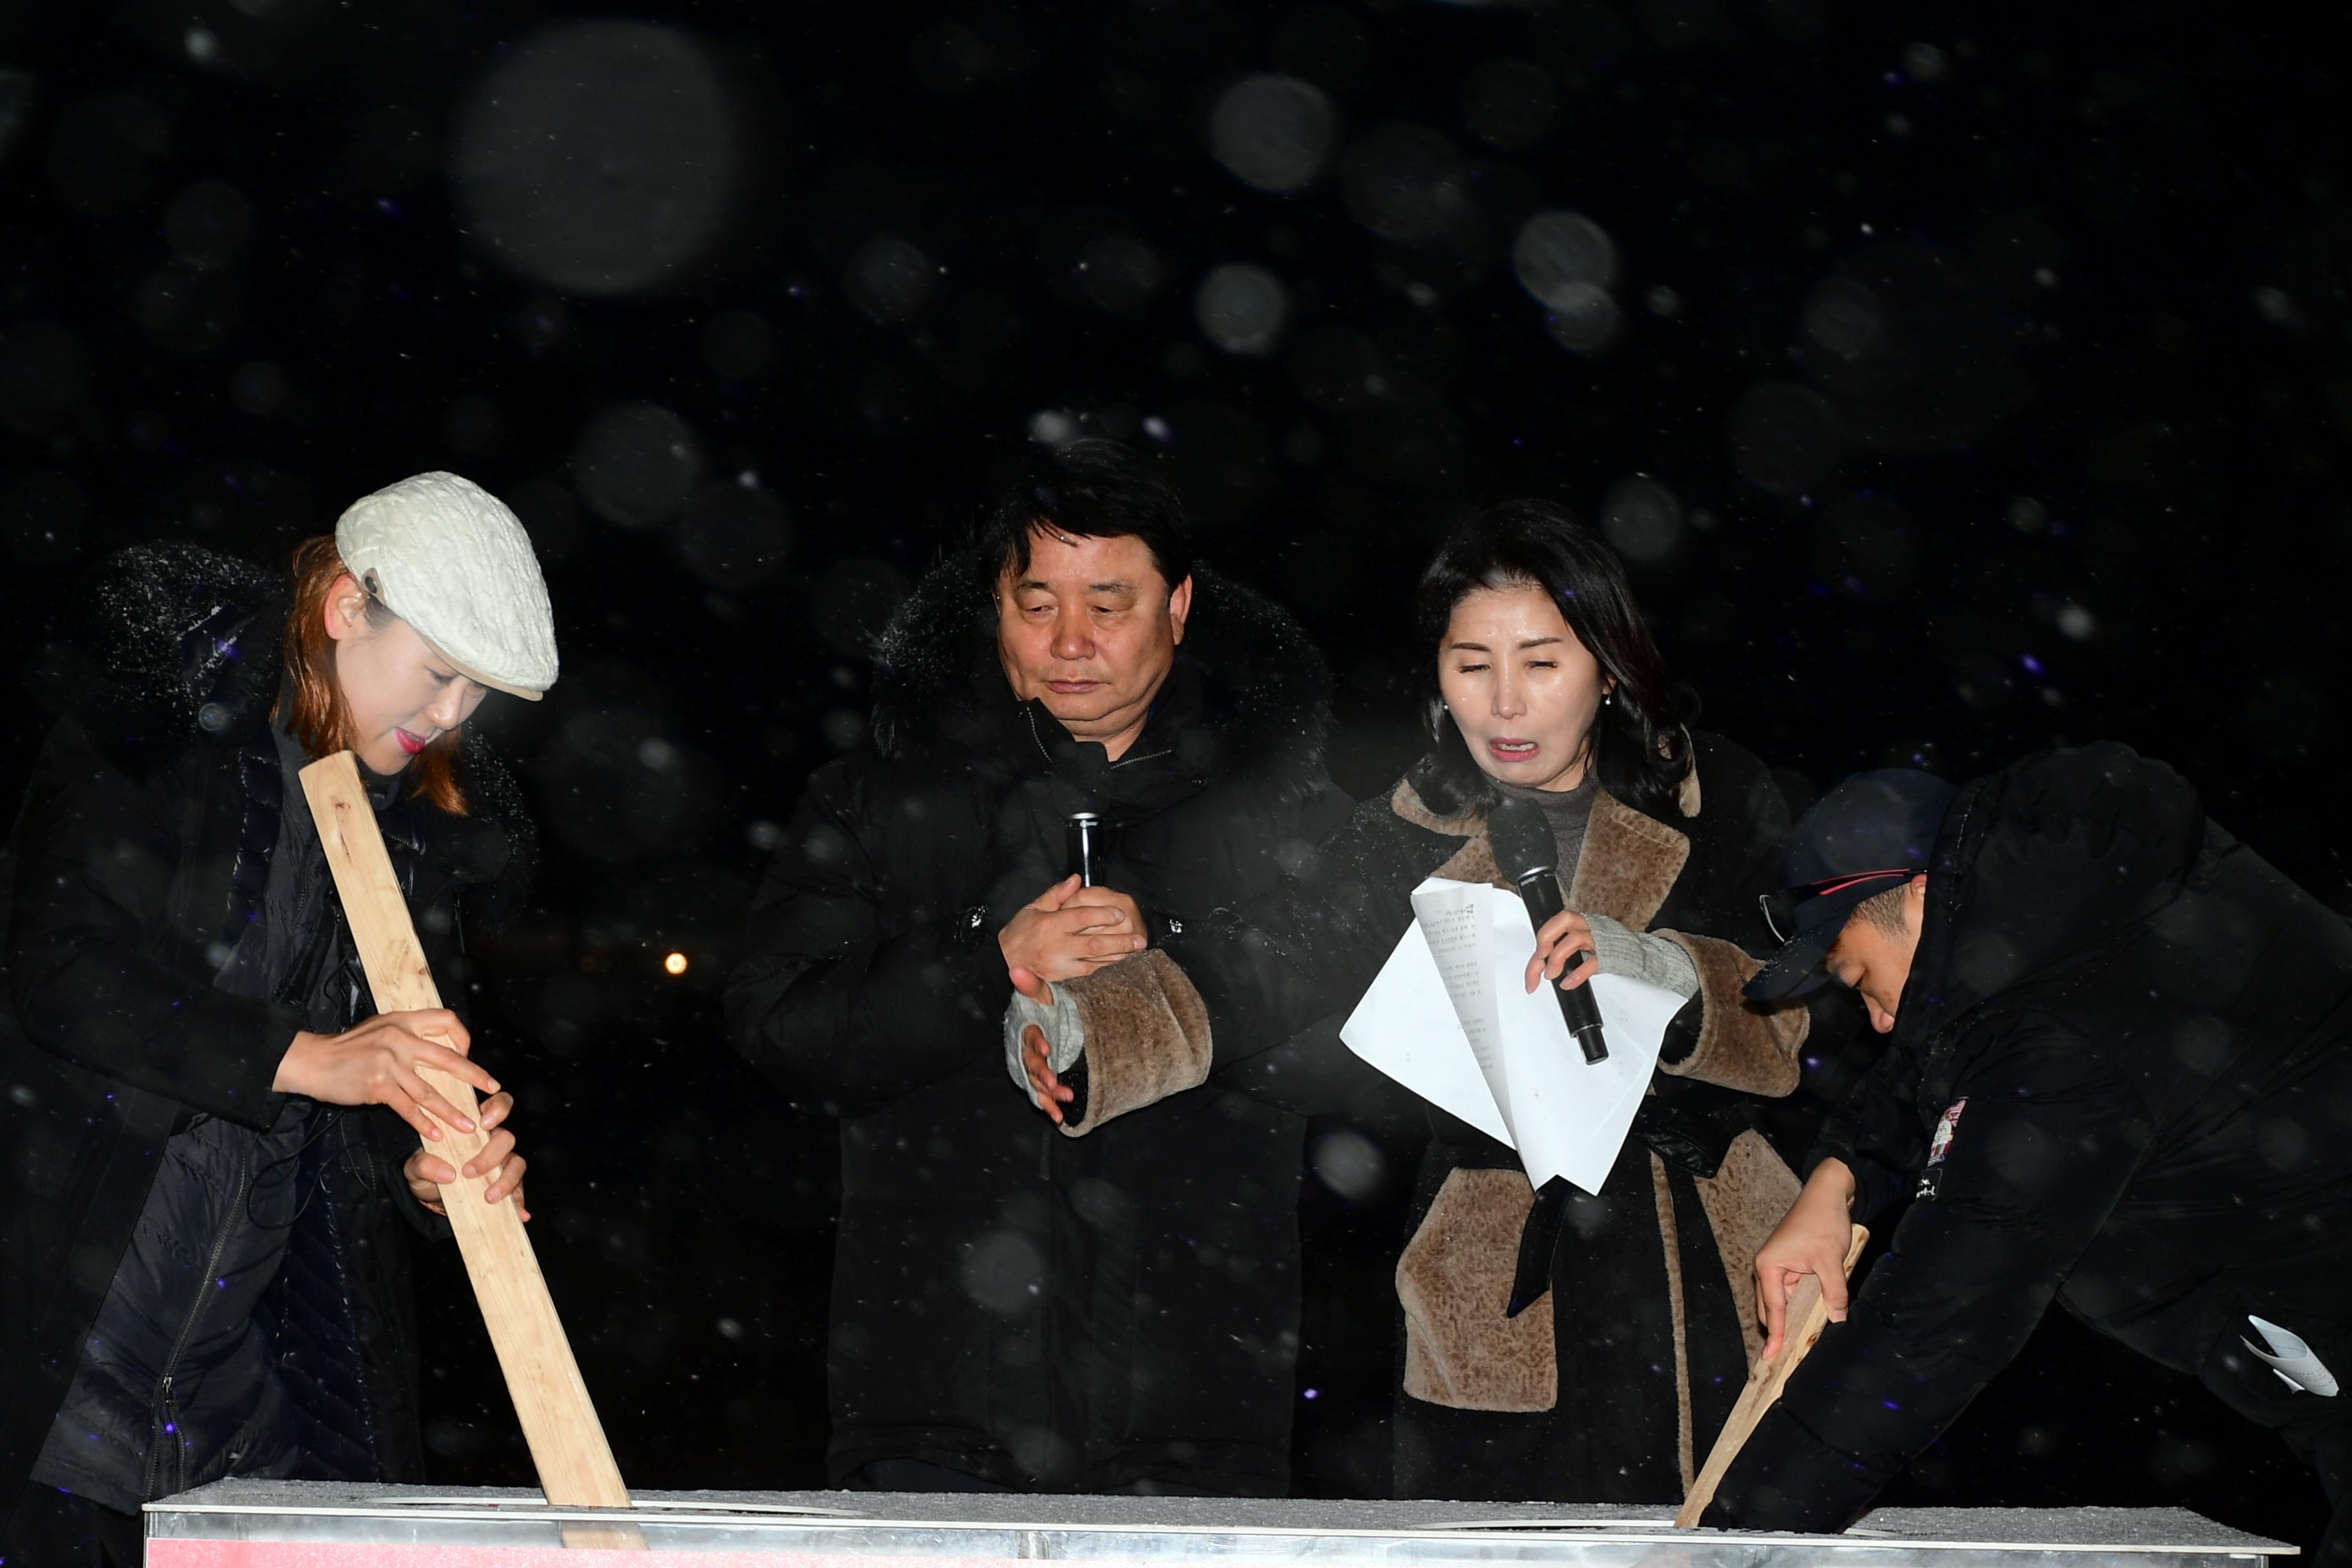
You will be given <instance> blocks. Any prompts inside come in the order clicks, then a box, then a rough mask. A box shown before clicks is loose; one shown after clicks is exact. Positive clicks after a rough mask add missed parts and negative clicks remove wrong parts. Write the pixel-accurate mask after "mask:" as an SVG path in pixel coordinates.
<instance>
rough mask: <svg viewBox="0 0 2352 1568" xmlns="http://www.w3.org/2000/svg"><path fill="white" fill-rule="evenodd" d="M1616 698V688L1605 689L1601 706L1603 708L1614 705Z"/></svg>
mask: <svg viewBox="0 0 2352 1568" xmlns="http://www.w3.org/2000/svg"><path fill="white" fill-rule="evenodd" d="M1616 700H1617V693H1616V691H1615V690H1614V689H1612V690H1608V691H1604V692H1602V693H1601V706H1602V707H1603V708H1607V707H1611V706H1612V705H1614V704H1615V702H1616Z"/></svg>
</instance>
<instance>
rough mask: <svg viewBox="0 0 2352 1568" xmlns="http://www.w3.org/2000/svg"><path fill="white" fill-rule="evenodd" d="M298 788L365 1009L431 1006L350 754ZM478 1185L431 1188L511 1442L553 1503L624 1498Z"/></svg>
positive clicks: (549, 1321) (562, 1346)
mask: <svg viewBox="0 0 2352 1568" xmlns="http://www.w3.org/2000/svg"><path fill="white" fill-rule="evenodd" d="M302 793H303V795H305V796H307V797H308V798H309V800H310V815H311V816H312V817H313V818H314V819H315V820H316V821H317V823H318V825H319V842H320V845H322V846H323V847H325V849H326V852H327V868H328V869H329V870H330V871H331V872H332V873H333V875H334V879H335V890H336V891H337V892H338V893H340V894H341V896H342V900H343V915H344V918H345V919H346V920H347V921H349V922H350V923H351V928H352V941H353V942H355V943H356V944H357V945H358V948H359V954H360V963H361V965H362V968H364V969H365V970H366V972H367V981H368V989H369V990H370V991H371V992H373V994H374V996H375V1006H376V1011H377V1012H379V1013H404V1012H411V1011H414V1010H415V1009H418V1008H423V1007H438V1006H440V1005H441V993H440V990H439V988H438V987H436V985H435V984H433V974H432V972H431V971H430V970H429V969H427V968H426V967H425V950H424V948H423V947H422V946H421V945H420V944H419V943H418V942H417V940H416V928H415V925H414V924H413V923H412V922H411V921H410V920H409V918H408V903H407V900H405V899H404V898H403V897H402V896H401V891H400V882H399V880H398V879H397V878H396V877H395V876H394V873H393V869H392V858H391V857H390V856H389V855H387V854H385V853H384V847H383V834H382V832H380V831H379V830H378V829H377V827H376V823H375V811H374V808H373V806H371V805H369V803H368V797H367V792H366V791H365V789H363V788H362V785H361V784H360V772H359V764H358V763H356V762H354V761H353V760H352V754H351V753H350V752H337V753H335V754H334V755H333V756H331V757H328V758H326V759H324V760H323V761H320V762H316V763H311V764H310V766H309V767H307V768H304V769H303V770H302ZM419 1076H421V1077H422V1078H424V1079H425V1081H426V1082H427V1083H429V1084H431V1085H432V1086H433V1088H434V1089H437V1090H439V1091H440V1093H441V1094H442V1095H443V1096H444V1097H445V1098H446V1099H447V1100H448V1101H449V1103H450V1104H452V1105H455V1106H456V1107H457V1109H458V1110H462V1111H464V1112H465V1113H466V1115H467V1118H468V1119H469V1120H470V1119H472V1118H474V1117H475V1116H476V1114H477V1107H476V1105H475V1102H474V1091H473V1089H470V1088H469V1087H467V1085H465V1084H463V1083H460V1082H459V1081H458V1080H457V1079H454V1078H451V1077H449V1076H448V1075H447V1074H446V1073H442V1072H437V1071H436V1070H434V1069H433V1068H420V1069H419ZM486 1142H488V1139H487V1138H486V1137H485V1135H484V1134H483V1133H482V1132H481V1131H478V1130H477V1131H472V1132H461V1131H458V1130H457V1128H455V1127H444V1128H443V1129H442V1139H441V1143H440V1146H439V1147H438V1148H436V1150H435V1151H434V1152H435V1153H436V1154H439V1155H441V1156H442V1157H443V1158H445V1159H446V1160H447V1161H448V1162H449V1163H450V1164H451V1165H452V1166H455V1167H457V1168H460V1169H462V1168H463V1167H464V1165H465V1163H466V1162H467V1160H469V1159H471V1158H472V1157H473V1156H474V1155H475V1154H477V1153H478V1152H481V1149H482V1147H483V1145H484V1144H485V1143H486ZM487 1185H488V1177H487V1176H477V1177H475V1178H474V1179H473V1180H472V1181H470V1182H468V1181H466V1180H464V1179H463V1178H460V1179H459V1181H458V1182H457V1184H454V1185H451V1186H446V1187H443V1188H442V1189H441V1198H442V1203H443V1206H445V1207H446V1209H447V1210H448V1211H449V1225H450V1228H451V1229H453V1230H455V1231H456V1232H457V1248H458V1251H459V1252H460V1253H462V1254H463V1255H464V1257H465V1259H466V1272H467V1276H468V1277H470V1278H471V1279H472V1280H473V1282H474V1294H475V1297H476V1298H477V1299H478V1300H479V1301H480V1302H481V1307H482V1319H483V1321H485V1322H486V1323H488V1326H489V1331H490V1344H491V1347H492V1348H493V1349H495V1350H496V1351H497V1352H498V1357H499V1370H500V1371H501V1372H503V1373H505V1374H506V1380H507V1392H508V1393H509V1394H511V1395H512V1396H513V1398H514V1407H515V1415H517V1416H518V1417H519V1418H520V1420H521V1422H522V1435H523V1441H524V1442H526V1443H528V1444H529V1445H530V1458H531V1463H532V1464H533V1465H534V1466H536V1467H537V1468H538V1470H539V1483H540V1487H541V1489H542V1490H543V1491H545V1492H546V1494H547V1500H548V1501H549V1502H551V1503H553V1504H556V1505H557V1506H559V1507H572V1508H627V1507H628V1506H629V1492H628V1489H627V1488H626V1487H625V1486H623V1485H622V1484H621V1471H620V1468H619V1467H618V1466H617V1465H615V1464H614V1462H613V1450H612V1447H611V1445H609V1444H608V1443H606V1442H605V1440H604V1426H603V1425H602V1424H601V1423H599V1422H598V1421H597V1419H596V1407H595V1405H593V1404H592V1403H591V1402H590V1401H589V1398H588V1385H587V1384H585V1383H583V1382H582V1381H581V1377H580V1366H579V1363H577V1362H575V1361H574V1360H572V1342H571V1341H570V1340H568V1339H566V1338H565V1337H564V1333H563V1323H562V1320H561V1319H559V1318H558V1317H557V1316H556V1315H555V1303H554V1301H553V1300H551V1298H550V1297H549V1295H548V1293H547V1279H546V1278H545V1277H544V1276H543V1275H541V1273H540V1271H539V1258H538V1255H537V1254H536V1253H534V1252H533V1251H532V1250H531V1245H530V1237H529V1236H527V1235H525V1234H524V1232H523V1224H522V1213H521V1206H520V1205H518V1204H516V1203H515V1202H514V1201H513V1200H512V1199H509V1200H508V1201H507V1202H505V1203H501V1204H497V1205H491V1204H486V1203H484V1202H483V1201H482V1189H483V1188H484V1187H485V1186H487ZM564 1542H565V1544H566V1545H569V1546H607V1547H621V1548H628V1547H630V1546H632V1545H634V1546H635V1547H637V1548H639V1549H642V1548H643V1547H644V1545H645V1540H644V1537H643V1535H642V1534H641V1533H640V1532H639V1531H636V1529H635V1527H634V1526H632V1525H627V1524H621V1523H617V1522H616V1523H615V1524H612V1525H604V1524H598V1525H589V1526H572V1527H568V1528H567V1529H566V1530H565V1531H564Z"/></svg>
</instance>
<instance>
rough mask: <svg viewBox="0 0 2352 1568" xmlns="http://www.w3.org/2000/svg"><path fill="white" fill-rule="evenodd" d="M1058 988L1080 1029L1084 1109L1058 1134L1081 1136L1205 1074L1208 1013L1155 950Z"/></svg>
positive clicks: (1182, 977) (1193, 1085) (1184, 980)
mask: <svg viewBox="0 0 2352 1568" xmlns="http://www.w3.org/2000/svg"><path fill="white" fill-rule="evenodd" d="M1055 984H1058V985H1061V986H1063V987H1065V988H1066V989H1067V991H1068V992H1069V994H1070V995H1071V996H1072V997H1073V998H1074V999H1075V1000H1076V1003H1077V1006H1078V1016H1079V1019H1080V1021H1081V1022H1082V1023H1083V1024H1084V1025H1085V1026H1086V1039H1087V1047H1086V1058H1085V1060H1086V1064H1087V1111H1086V1118H1085V1121H1083V1122H1076V1121H1066V1122H1064V1123H1063V1124H1062V1133H1063V1136H1065V1137H1068V1138H1082V1137H1084V1136H1086V1135H1087V1133H1089V1132H1091V1131H1094V1130H1095V1129H1096V1128H1097V1127H1100V1126H1101V1125H1102V1124H1103V1123H1104V1122H1106V1121H1110V1120H1111V1119H1112V1118H1113V1117H1118V1116H1124V1115H1126V1114H1127V1113H1128V1112H1129V1111H1130V1110H1141V1109H1142V1108H1143V1107H1145V1106H1147V1105H1150V1104H1151V1103H1152V1102H1153V1101H1155V1100H1165V1099H1167V1098H1168V1096H1170V1095H1171V1094H1176V1093H1180V1092H1181V1091H1182V1090H1184V1089H1193V1088H1197V1087H1198V1086H1199V1085H1200V1084H1201V1083H1202V1081H1204V1080H1205V1079H1207V1078H1208V1076H1209V1061H1210V1049H1209V1010H1208V1008H1207V1007H1205V1006H1204V1005H1202V1002H1201V994H1200V993H1199V992H1198V991H1195V990H1194V989H1192V981H1190V980H1189V979H1187V978H1185V975H1184V972H1183V971H1182V970H1181V969H1179V968H1178V967H1177V966H1176V963H1175V961H1174V960H1173V959H1171V958H1170V957H1169V956H1168V955H1167V954H1166V953H1164V952H1160V950H1159V949H1158V948H1151V949H1149V950H1148V951H1146V952H1139V953H1137V954H1136V955H1135V956H1134V957H1133V958H1128V959H1122V960H1120V961H1119V962H1118V963H1114V964H1111V965H1109V966H1108V967H1107V968H1103V969H1097V970H1096V971H1095V972H1094V973H1092V974H1088V975H1083V976H1081V977H1079V978H1078V979H1076V980H1063V981H1057V982H1055Z"/></svg>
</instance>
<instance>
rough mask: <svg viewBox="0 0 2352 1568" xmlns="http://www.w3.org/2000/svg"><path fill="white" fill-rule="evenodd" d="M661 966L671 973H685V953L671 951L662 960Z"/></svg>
mask: <svg viewBox="0 0 2352 1568" xmlns="http://www.w3.org/2000/svg"><path fill="white" fill-rule="evenodd" d="M662 968H663V969H665V970H667V972H668V973H672V974H683V973H686V954H684V953H682V952H673V953H671V954H670V955H669V956H668V957H667V958H665V959H663V960H662Z"/></svg>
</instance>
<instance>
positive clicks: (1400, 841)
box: [1165, 793, 1451, 1075]
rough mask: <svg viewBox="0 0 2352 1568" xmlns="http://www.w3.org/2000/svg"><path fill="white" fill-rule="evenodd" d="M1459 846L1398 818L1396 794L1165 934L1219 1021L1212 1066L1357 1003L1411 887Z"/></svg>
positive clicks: (1222, 1067)
mask: <svg viewBox="0 0 2352 1568" xmlns="http://www.w3.org/2000/svg"><path fill="white" fill-rule="evenodd" d="M1450 852H1451V846H1449V845H1447V844H1446V842H1445V841H1444V839H1442V838H1441V837H1439V836H1438V835H1436V834H1433V833H1429V832H1427V831H1425V830H1423V829H1421V828H1417V827H1414V826H1411V825H1409V824H1407V823H1404V822H1402V821H1400V820H1399V819H1398V817H1397V815H1396V813H1395V811H1394V810H1393V809H1392V808H1391V805H1390V804H1389V797H1388V795H1387V794H1386V793H1382V794H1381V795H1375V796H1373V797H1372V798H1371V799H1370V800H1367V801H1364V802H1363V803H1361V804H1360V805H1358V806H1357V807H1356V808H1355V810H1354V812H1353V813H1352V814H1351V815H1350V816H1349V818H1348V821H1347V823H1346V825H1345V826H1342V827H1341V828H1340V829H1339V832H1337V833H1335V834H1334V835H1332V836H1331V837H1330V838H1328V840H1326V841H1325V842H1324V843H1323V844H1321V845H1320V846H1318V847H1317V848H1316V849H1314V850H1313V852H1312V853H1311V854H1310V855H1309V856H1308V857H1307V859H1306V861H1305V862H1304V864H1302V865H1301V866H1300V867H1299V868H1298V869H1297V871H1296V872H1295V873H1294V874H1293V875H1291V876H1287V877H1285V878H1283V879H1280V880H1279V881H1277V882H1276V883H1275V884H1274V886H1273V887H1272V888H1271V889H1268V890H1267V891H1266V892H1265V894H1263V895H1261V896H1260V897H1259V898H1256V899H1254V900H1251V901H1250V902H1249V903H1248V904H1247V905H1246V906H1244V908H1243V909H1241V910H1219V911H1218V912H1217V914H1216V916H1215V917H1214V918H1213V919H1211V920H1209V921H1203V922H1200V923H1198V924H1196V925H1195V926H1193V927H1192V928H1191V929H1188V930H1187V931H1184V932H1182V933H1181V934H1179V935H1175V936H1171V938H1169V939H1168V941H1167V942H1166V944H1165V945H1166V949H1167V952H1168V956H1169V957H1171V958H1172V959H1174V960H1175V961H1176V963H1177V964H1178V965H1179V966H1180V967H1181V968H1182V969H1183V971H1184V973H1185V975H1186V976H1187V977H1188V978H1189V979H1190V980H1191V981H1192V985H1193V988H1194V989H1195V990H1197V991H1199V992H1200V994H1201V999H1202V1002H1204V1003H1205V1004H1206V1005H1207V1006H1208V1009H1209V1016H1210V1017H1211V1018H1213V1020H1215V1028H1214V1030H1213V1039H1212V1049H1213V1053H1214V1066H1213V1068H1211V1072H1212V1074H1213V1075H1218V1074H1223V1073H1225V1072H1227V1071H1229V1070H1230V1069H1232V1068H1234V1067H1235V1066H1236V1064H1238V1063H1241V1062H1244V1061H1246V1060H1248V1059H1249V1058H1255V1057H1257V1056H1259V1055H1260V1054H1262V1053H1264V1052H1267V1051H1271V1050H1273V1049H1275V1048H1276V1047H1279V1046H1281V1045H1283V1044H1284V1043H1285V1042H1286V1041H1288V1040H1290V1039H1291V1038H1292V1037H1295V1036H1297V1035H1298V1034H1300V1033H1301V1032H1302V1031H1304V1030H1306V1029H1307V1028H1308V1027H1309V1026H1311V1025H1313V1024H1315V1023H1316V1022H1318V1020H1320V1019H1322V1018H1323V1017H1325V1016H1327V1015H1328V1014H1330V1013H1331V1012H1332V1011H1334V1010H1335V1009H1337V1008H1342V1007H1347V1006H1351V1005H1353V1004H1354V1003H1355V1001H1356V1000H1357V999H1358V998H1359V997H1360V996H1361V995H1362V994H1364V992H1365V990H1366V989H1367V988H1368V987H1369V986H1370V984H1371V983H1372V979H1373V977H1374V976H1375V975H1377V974H1379V973H1380V971H1381V965H1382V964H1384V963H1387V962H1388V959H1389V954H1390V953H1391V952H1392V951H1394V949H1395V947H1396V944H1397V938H1398V937H1400V936H1402V934H1403V932H1404V930H1405V928H1406V926H1408V925H1410V924H1411V923H1412V889H1415V888H1416V887H1419V886H1420V885H1421V882H1422V880H1423V879H1424V878H1425V877H1427V876H1428V875H1429V873H1430V871H1431V870H1432V869H1433V868H1435V867H1436V866H1438V865H1440V864H1442V863H1443V862H1444V858H1445V857H1446V855H1447V854H1448V853H1450Z"/></svg>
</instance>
